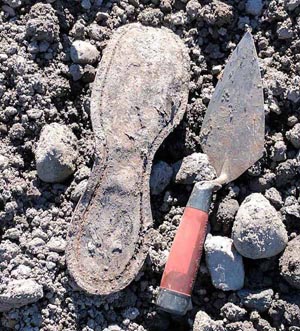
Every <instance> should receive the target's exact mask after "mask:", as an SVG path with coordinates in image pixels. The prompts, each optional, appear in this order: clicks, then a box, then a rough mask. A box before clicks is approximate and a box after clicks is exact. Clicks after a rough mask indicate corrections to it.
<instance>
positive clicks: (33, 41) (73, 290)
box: [0, 0, 300, 331]
mask: <svg viewBox="0 0 300 331" xmlns="http://www.w3.org/2000/svg"><path fill="white" fill-rule="evenodd" d="M248 2H249V3H248ZM35 3H36V1H30V0H5V1H3V2H1V6H2V7H1V8H2V11H1V16H0V96H1V102H0V134H1V142H0V170H1V171H0V176H1V179H0V181H1V185H0V218H1V221H0V239H1V242H0V283H1V285H3V287H1V289H0V291H1V292H0V302H1V307H2V310H6V311H5V312H3V313H2V314H1V318H0V330H1V331H2V330H5V331H7V330H19V331H20V330H22V331H28V330H29V331H38V330H41V331H57V330H59V331H60V330H67V331H75V330H83V331H92V330H97V331H100V330H105V331H107V330H110V331H112V330H119V331H120V330H139V331H143V330H151V331H152V330H153V331H156V330H158V331H160V330H161V331H163V330H179V331H181V330H192V329H193V322H194V320H195V316H196V314H197V313H198V315H197V316H198V319H196V322H195V327H194V329H195V330H197V328H198V325H200V326H201V327H202V326H203V325H204V326H205V328H206V329H207V330H224V329H225V330H226V331H228V330H239V331H244V330H258V331H260V330H264V331H265V330H271V331H273V330H282V331H284V330H288V331H298V330H299V328H300V308H299V290H298V289H297V288H296V287H295V286H294V285H293V284H294V283H293V282H292V283H291V281H290V282H287V281H286V279H289V280H290V279H291V278H290V276H291V277H293V278H292V279H294V280H295V279H297V270H298V269H297V265H295V267H296V268H294V267H292V270H289V271H288V269H283V266H285V268H288V266H287V264H286V263H288V261H292V262H295V260H294V257H293V254H290V253H287V254H286V255H284V257H283V258H282V260H281V263H280V266H281V267H280V268H279V259H280V257H281V255H280V254H282V253H280V254H279V255H276V256H273V257H271V258H269V259H258V260H251V259H248V258H244V266H245V283H244V289H246V290H248V291H251V292H247V293H251V299H253V293H255V295H256V300H258V299H259V297H260V295H261V294H262V293H263V291H265V290H267V291H268V293H271V292H270V290H272V291H273V295H268V299H267V301H263V300H262V301H261V302H262V304H263V305H264V308H263V310H264V311H263V312H259V313H258V312H256V311H255V308H253V305H252V304H251V305H250V304H247V303H246V301H243V300H244V299H243V298H241V297H240V296H239V295H238V293H237V292H233V291H229V292H223V291H221V290H217V289H215V288H214V287H213V286H212V283H211V278H210V275H209V274H208V270H207V267H206V264H205V259H203V261H202V264H201V267H200V271H199V277H198V279H197V281H196V284H195V290H194V295H193V309H192V310H191V311H189V312H188V314H187V315H186V316H185V317H183V318H176V317H172V316H169V315H168V314H165V313H162V312H159V311H158V310H157V309H156V307H155V306H154V305H153V302H154V301H155V297H156V295H157V290H158V286H159V280H160V278H161V274H162V270H163V266H164V263H165V261H166V257H167V253H168V249H169V247H170V245H171V241H172V239H173V237H174V234H175V230H176V227H177V225H178V223H179V221H180V217H181V215H182V211H183V206H184V205H185V203H186V202H187V199H188V196H189V194H190V191H191V187H192V185H191V184H188V185H184V184H179V183H176V182H175V181H173V180H171V181H170V182H169V185H168V186H167V187H165V189H164V190H163V191H162V192H161V193H160V194H158V195H153V196H152V213H153V218H154V227H155V236H153V240H152V246H151V249H150V254H149V258H148V259H146V262H145V265H144V267H143V268H142V270H141V272H140V273H139V275H138V276H137V277H136V279H135V281H134V282H133V283H132V284H131V285H130V286H128V287H127V288H126V289H125V290H123V291H121V292H119V293H117V294H114V295H112V296H109V297H98V296H88V295H86V294H85V293H83V292H80V291H79V290H78V288H77V287H76V285H75V284H74V282H73V281H72V279H71V278H70V276H69V274H68V273H67V271H66V264H65V257H64V250H65V239H66V234H67V230H68V226H69V224H70V221H71V217H72V214H73V212H74V208H75V206H76V203H77V201H78V198H79V196H80V195H81V193H82V192H83V191H84V187H85V185H86V180H87V178H88V177H89V174H90V170H91V167H92V164H93V161H94V157H93V150H94V143H93V141H94V140H93V133H92V130H91V124H90V93H91V90H92V84H93V81H94V76H95V69H96V66H97V64H98V61H99V60H100V59H101V57H102V54H103V50H104V49H105V46H106V43H107V41H108V40H109V39H110V37H111V34H112V32H113V31H114V30H115V29H116V28H117V27H119V26H121V25H124V24H126V23H129V22H136V21H140V22H143V23H144V24H149V25H154V26H165V27H169V28H171V29H172V30H173V31H175V33H176V34H177V35H178V36H179V37H180V38H181V39H182V40H183V41H184V42H185V44H186V46H187V47H188V49H189V54H190V58H191V74H192V77H191V82H190V94H189V104H188V107H187V113H186V116H185V118H184V120H183V122H182V123H181V125H180V126H179V127H178V128H177V129H176V130H175V131H174V133H172V134H171V135H170V136H169V137H168V138H167V139H166V141H165V142H164V143H163V145H162V146H161V148H160V150H159V151H158V152H157V154H156V158H155V162H159V161H164V162H166V163H168V164H169V165H170V166H172V165H173V164H175V163H176V162H177V161H180V160H182V159H183V158H184V157H185V156H188V155H191V154H193V153H195V152H197V153H201V152H202V150H201V148H200V145H199V130H200V127H201V123H202V120H203V116H204V113H205V110H206V107H207V104H208V102H209V100H210V97H211V94H212V91H213V88H214V86H215V84H216V82H217V79H218V78H219V77H220V74H221V71H222V68H223V67H224V64H225V61H226V59H227V58H228V56H229V54H230V53H231V51H232V49H233V48H234V47H235V45H236V44H237V43H238V41H239V40H240V39H241V37H242V35H243V33H244V31H245V26H246V25H249V26H251V27H252V28H253V34H254V39H255V42H256V46H257V50H258V54H259V57H260V62H261V69H262V74H263V80H264V96H265V111H266V137H265V138H266V141H265V153H264V157H263V158H262V159H261V160H260V161H259V162H257V164H256V165H255V166H253V167H252V168H251V169H249V170H248V171H247V172H246V173H245V174H244V175H243V176H241V177H240V178H239V179H238V180H236V181H235V182H234V183H231V184H230V185H228V186H226V187H223V188H222V190H220V191H219V192H218V193H217V195H215V196H214V198H213V203H212V208H211V214H210V219H211V232H212V234H213V235H221V236H225V235H226V236H227V237H230V236H231V227H232V223H233V222H234V218H235V214H236V212H237V209H238V206H239V205H241V203H242V202H243V201H244V199H245V198H246V197H247V196H249V195H250V194H251V193H253V192H260V193H262V194H263V195H264V196H265V197H266V198H267V199H268V200H269V201H270V203H271V204H272V205H273V206H274V207H275V208H276V210H277V211H278V212H279V217H280V219H281V221H282V222H283V223H284V225H285V226H286V229H287V233H288V239H289V241H291V240H292V239H293V238H295V237H296V236H297V235H299V234H300V225H299V224H300V223H299V221H300V206H299V186H300V181H299V160H300V155H299V150H298V147H299V125H297V123H298V122H299V116H300V114H299V101H300V89H299V73H300V65H299V51H300V43H299V23H300V2H299V1H296V0H285V1H283V0H276V1H274V0H272V1H263V2H261V1H257V3H258V4H257V5H256V4H255V1H240V0H236V1H234V0H231V1H230V0H228V1H208V0H207V1H201V2H200V3H199V2H198V1H196V0H190V1H179V0H161V1H156V0H152V1H148V0H129V1H105V2H102V1H101V0H100V1H99V0H94V1H90V0H82V1H67V0H66V1H59V0H48V1H44V2H43V3H42V2H39V3H38V4H35ZM247 3H248V4H247ZM261 3H262V6H261ZM75 40H81V41H85V42H88V43H89V44H90V45H92V46H95V48H96V49H97V51H98V52H99V54H98V52H96V50H95V48H94V47H91V46H87V45H86V44H85V43H78V42H77V43H75V44H74V41H75ZM72 45H73V48H74V50H75V52H72V54H73V55H72V57H73V59H72V57H71V50H70V49H71V46H72ZM76 49H77V51H76ZM87 50H93V52H92V53H91V54H90V53H89V52H87ZM89 54H90V55H89ZM73 61H74V62H73ZM116 97H117V96H116ZM54 122H55V123H60V124H62V125H66V126H68V128H69V129H70V130H71V131H72V132H73V134H74V135H75V136H76V138H77V143H76V150H77V152H78V156H77V158H76V161H75V160H74V162H75V163H74V166H75V169H74V170H75V172H74V174H73V175H71V176H70V177H69V178H68V179H66V180H65V181H64V182H62V183H60V184H57V183H53V184H47V183H45V182H43V181H41V180H40V179H39V178H38V176H37V170H36V169H37V168H36V163H35V150H36V147H37V142H38V139H39V136H40V133H41V130H42V128H43V127H44V126H45V125H46V124H51V123H54ZM52 138H53V137H52ZM173 176H175V174H173ZM227 204H228V208H226V206H227ZM226 210H228V211H226ZM291 245H293V243H291ZM296 246H297V247H299V246H298V245H295V248H296ZM287 247H288V248H289V247H290V245H288V246H287ZM297 249H299V248H297ZM298 256H299V254H298ZM284 276H285V278H284ZM17 280H21V281H22V280H27V281H26V282H21V283H15V281H17ZM17 285H18V286H17ZM28 287H29V288H28ZM41 288H42V290H41ZM253 291H254V292H253ZM249 295H250V294H249ZM249 300H250V297H248V301H247V302H250V301H249ZM269 300H270V302H269ZM243 302H244V303H246V305H247V306H246V305H244V303H243ZM265 302H267V304H265ZM228 303H233V304H234V305H235V306H237V307H239V308H242V309H245V310H246V311H247V312H246V313H244V311H243V310H240V309H238V308H234V309H235V310H234V311H235V312H234V313H230V314H229V313H227V312H226V310H228V308H224V309H222V307H223V306H224V305H225V304H228ZM252 303H253V302H252ZM4 306H5V308H3V307H4ZM8 306H9V307H8ZM17 307H19V308H17ZM226 307H228V305H227V306H226ZM260 307H261V306H260ZM8 308H10V310H8ZM231 310H232V306H231ZM199 311H205V312H206V313H207V314H208V316H209V317H207V315H205V314H203V313H201V312H200V313H199ZM240 312H242V313H240ZM232 314H233V316H235V317H231V315H232ZM226 316H227V317H228V318H227V317H226ZM238 319H240V320H238Z"/></svg>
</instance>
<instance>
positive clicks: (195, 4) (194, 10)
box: [186, 0, 201, 19]
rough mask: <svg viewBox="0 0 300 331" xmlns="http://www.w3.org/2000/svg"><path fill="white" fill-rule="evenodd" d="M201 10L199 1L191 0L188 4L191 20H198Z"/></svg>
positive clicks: (187, 10)
mask: <svg viewBox="0 0 300 331" xmlns="http://www.w3.org/2000/svg"><path fill="white" fill-rule="evenodd" d="M200 9H201V4H200V3H199V1H197V0H190V1H189V2H188V3H187V4H186V12H187V14H188V16H189V17H190V18H191V19H195V18H197V16H198V15H199V11H200Z"/></svg>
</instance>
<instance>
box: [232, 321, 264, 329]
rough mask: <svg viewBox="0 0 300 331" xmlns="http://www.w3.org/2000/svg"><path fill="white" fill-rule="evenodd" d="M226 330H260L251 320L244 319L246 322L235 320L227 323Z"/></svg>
mask: <svg viewBox="0 0 300 331" xmlns="http://www.w3.org/2000/svg"><path fill="white" fill-rule="evenodd" d="M226 331H258V330H256V329H255V328H254V326H253V324H252V323H251V322H248V321H244V322H233V323H229V324H227V325H226ZM264 331H265V330H264Z"/></svg>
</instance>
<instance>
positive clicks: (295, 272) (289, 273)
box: [279, 236, 300, 289]
mask: <svg viewBox="0 0 300 331" xmlns="http://www.w3.org/2000/svg"><path fill="white" fill-rule="evenodd" d="M299 256H300V236H297V237H296V238H294V239H293V240H291V241H290V242H289V243H288V245H287V247H286V249H285V251H284V253H283V255H282V257H281V258H280V262H279V267H280V270H281V275H282V276H283V278H284V279H285V280H286V281H287V282H288V283H289V284H290V285H291V286H293V287H295V288H297V289H300V261H299Z"/></svg>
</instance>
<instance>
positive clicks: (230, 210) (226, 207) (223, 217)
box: [217, 198, 239, 226]
mask: <svg viewBox="0 0 300 331" xmlns="http://www.w3.org/2000/svg"><path fill="white" fill-rule="evenodd" d="M238 209H239V203H238V202H237V201H236V200H235V199H228V198H226V199H224V200H222V201H221V202H220V204H219V207H218V211H217V222H219V223H220V224H224V225H228V226H229V225H230V224H232V223H233V221H234V217H235V215H236V213H237V211H238Z"/></svg>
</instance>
